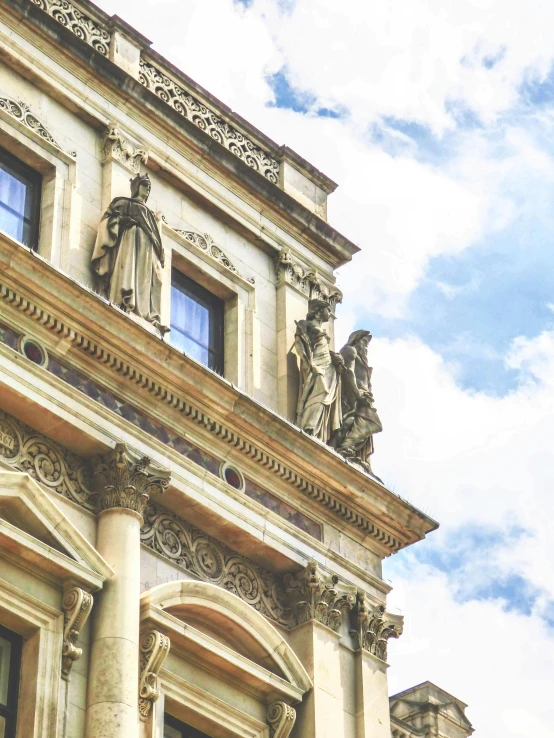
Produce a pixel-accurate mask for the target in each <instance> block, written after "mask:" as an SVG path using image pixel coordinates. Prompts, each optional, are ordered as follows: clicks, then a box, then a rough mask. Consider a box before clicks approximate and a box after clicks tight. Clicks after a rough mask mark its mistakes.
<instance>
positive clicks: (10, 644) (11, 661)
mask: <svg viewBox="0 0 554 738" xmlns="http://www.w3.org/2000/svg"><path fill="white" fill-rule="evenodd" d="M21 645H22V640H21V637H20V636H18V635H17V634H16V633H12V632H11V631H10V630H7V629H6V628H3V627H2V626H0V738H15V727H16V722H17V700H18V696H19V671H20V667H21Z"/></svg>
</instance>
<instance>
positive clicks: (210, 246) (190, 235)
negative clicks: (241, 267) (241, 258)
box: [175, 230, 239, 274]
mask: <svg viewBox="0 0 554 738" xmlns="http://www.w3.org/2000/svg"><path fill="white" fill-rule="evenodd" d="M175 232H176V233H178V234H179V235H181V236H183V238H186V240H187V241H188V242H189V243H192V244H193V246H196V248H198V249H200V250H201V251H204V253H206V254H209V255H210V256H212V257H213V258H214V259H215V260H216V261H218V262H219V263H220V264H223V266H224V267H227V269H229V271H230V272H234V273H235V274H239V272H238V270H237V269H236V267H235V266H234V264H232V262H231V260H230V259H229V257H228V256H227V254H226V253H225V252H224V251H223V249H221V248H220V247H219V246H218V245H217V244H216V243H215V241H214V240H213V238H212V237H211V236H210V235H209V234H208V233H204V234H203V235H201V234H200V233H196V231H181V230H176V231H175Z"/></svg>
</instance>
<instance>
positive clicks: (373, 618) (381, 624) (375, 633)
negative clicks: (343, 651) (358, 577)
mask: <svg viewBox="0 0 554 738" xmlns="http://www.w3.org/2000/svg"><path fill="white" fill-rule="evenodd" d="M350 622H351V626H352V629H351V630H350V636H351V638H352V643H353V646H354V649H355V650H360V649H362V650H364V651H369V653H371V654H373V656H376V657H377V658H378V659H381V661H386V660H387V645H388V641H389V638H400V636H401V635H402V631H403V626H404V618H403V617H402V616H401V615H392V614H391V613H389V612H386V611H385V607H384V606H383V605H377V606H376V607H372V606H371V605H370V604H369V603H368V602H367V600H366V597H365V595H364V593H363V592H361V591H358V592H357V594H356V604H355V605H354V607H353V609H352V611H351V614H350Z"/></svg>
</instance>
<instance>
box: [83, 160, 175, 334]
mask: <svg viewBox="0 0 554 738" xmlns="http://www.w3.org/2000/svg"><path fill="white" fill-rule="evenodd" d="M150 187H151V184H150V179H149V177H148V175H147V174H144V175H142V174H137V176H136V177H135V178H134V179H132V180H131V197H116V198H115V199H114V200H112V202H111V203H110V205H109V207H108V209H107V210H106V212H105V213H104V216H103V218H102V220H101V221H100V226H99V228H98V235H97V238H96V244H95V246H94V252H93V254H92V260H91V263H92V268H93V270H94V271H95V272H96V274H97V275H98V288H99V292H100V293H101V294H103V295H104V296H105V297H106V298H107V299H108V300H110V302H113V303H114V304H115V305H117V306H118V307H120V308H121V309H122V310H125V312H130V313H136V314H137V315H139V316H140V317H141V318H144V319H145V320H147V321H148V322H149V323H153V324H154V325H155V326H156V327H157V328H158V329H159V330H160V332H162V333H164V332H165V331H166V330H167V328H166V327H164V326H162V325H161V324H160V312H161V291H162V270H163V266H164V251H163V245H162V239H161V237H160V232H159V230H158V223H157V221H156V218H155V216H154V214H153V212H152V211H151V210H150V208H148V207H147V205H146V201H147V200H148V196H149V195H150Z"/></svg>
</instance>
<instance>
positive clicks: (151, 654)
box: [139, 630, 171, 720]
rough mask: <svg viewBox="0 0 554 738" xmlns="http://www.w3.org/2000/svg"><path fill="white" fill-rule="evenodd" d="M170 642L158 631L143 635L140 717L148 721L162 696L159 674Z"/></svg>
mask: <svg viewBox="0 0 554 738" xmlns="http://www.w3.org/2000/svg"><path fill="white" fill-rule="evenodd" d="M170 646H171V643H170V640H169V638H168V637H167V636H166V635H163V633H160V632H159V631H157V630H150V631H148V632H147V633H143V634H142V635H141V639H140V683H139V715H140V718H141V720H147V719H148V717H149V715H150V713H151V712H152V707H153V705H154V702H156V700H157V699H158V698H159V696H160V690H159V689H158V674H159V673H160V669H161V667H162V664H163V662H164V661H165V659H166V656H167V654H168V653H169V648H170Z"/></svg>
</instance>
